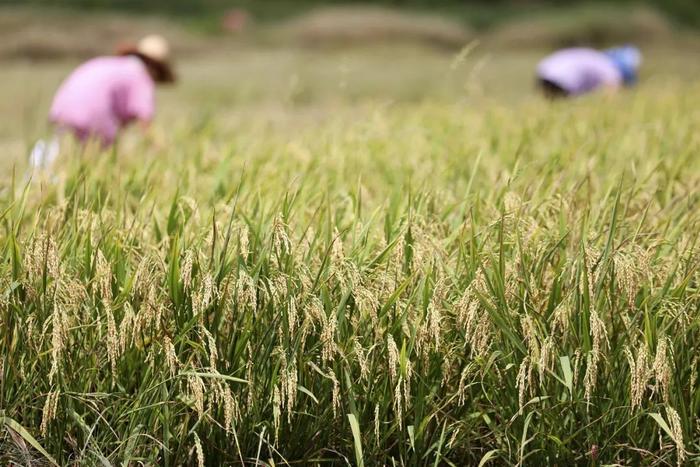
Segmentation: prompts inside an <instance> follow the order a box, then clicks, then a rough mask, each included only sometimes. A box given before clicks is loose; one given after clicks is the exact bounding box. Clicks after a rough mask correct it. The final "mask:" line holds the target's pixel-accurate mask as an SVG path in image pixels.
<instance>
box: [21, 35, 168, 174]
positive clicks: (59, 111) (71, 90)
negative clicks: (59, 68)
mask: <svg viewBox="0 0 700 467" xmlns="http://www.w3.org/2000/svg"><path fill="white" fill-rule="evenodd" d="M168 56H169V46H168V43H167V42H166V40H165V39H163V38H162V37H160V36H157V35H151V36H147V37H144V38H143V39H141V40H140V41H139V42H138V44H136V45H128V46H124V47H121V48H120V49H119V50H118V52H117V55H116V56H108V57H97V58H93V59H92V60H89V61H87V62H85V63H83V64H82V65H80V66H79V67H78V68H76V69H75V70H74V71H73V72H72V73H71V74H70V76H68V78H66V80H65V81H64V82H63V83H62V84H61V86H60V88H59V89H58V91H57V92H56V95H55V96H54V99H53V103H52V105H51V111H50V113H49V119H50V121H51V123H52V124H53V125H54V126H55V127H56V130H57V134H61V133H65V132H70V133H72V134H73V135H74V136H75V137H76V138H77V139H78V140H80V141H81V142H86V141H88V140H91V139H95V140H97V141H98V142H100V143H101V145H102V146H103V147H107V146H110V145H112V144H113V143H114V141H115V139H116V138H117V135H118V134H119V131H120V130H121V129H122V128H124V127H126V126H127V125H129V124H130V123H132V122H134V121H138V122H139V123H140V125H141V126H142V127H143V128H144V129H146V128H147V127H148V126H149V123H150V121H151V119H152V118H153V113H154V109H155V96H154V95H155V85H156V83H171V82H173V81H175V77H174V74H173V71H172V69H171V67H170V63H169V59H168V58H169V57H168ZM57 155H58V140H57V138H54V139H53V140H52V141H51V142H50V143H48V144H47V143H45V142H44V141H39V142H38V143H37V144H36V146H35V147H34V149H33V150H32V154H31V156H30V163H31V165H32V166H33V168H47V167H48V166H49V165H50V164H51V163H52V162H53V159H55V158H56V156H57Z"/></svg>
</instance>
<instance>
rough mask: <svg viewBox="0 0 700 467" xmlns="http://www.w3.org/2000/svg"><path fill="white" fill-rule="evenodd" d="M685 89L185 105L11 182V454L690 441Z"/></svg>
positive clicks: (373, 450)
mask: <svg viewBox="0 0 700 467" xmlns="http://www.w3.org/2000/svg"><path fill="white" fill-rule="evenodd" d="M679 91H680V89H678V88H677V87H674V86H662V85H659V86H658V89H654V90H653V92H644V93H642V92H639V93H637V94H632V93H630V94H626V95H619V96H615V97H609V96H596V97H592V98H590V99H586V100H580V101H576V102H574V103H573V104H570V105H560V104H557V103H554V104H549V103H543V102H534V101H533V102H524V103H522V104H518V105H515V106H513V107H503V106H501V105H498V104H495V103H492V104H486V105H484V106H483V107H481V108H478V109H477V108H465V107H464V106H463V105H461V104H439V103H432V104H431V103H423V104H418V103H412V104H396V105H393V106H389V107H387V106H377V107H376V108H374V109H363V110H362V111H361V112H362V115H361V116H360V118H357V115H347V114H342V115H339V116H338V117H337V118H335V119H331V120H329V121H326V122H325V123H323V124H319V125H316V126H314V127H313V128H310V127H303V128H301V129H299V130H296V129H295V131H294V132H284V131H277V130H274V129H271V128H270V127H268V126H266V125H264V123H263V122H262V121H257V122H256V121H253V122H252V123H251V122H242V121H241V122H238V123H235V124H233V125H228V126H227V125H224V124H220V123H218V122H217V121H216V120H204V121H203V123H201V124H200V123H199V122H197V119H196V118H192V120H191V123H190V124H185V125H182V126H179V127H175V128H169V129H168V131H166V129H165V127H161V128H160V130H161V133H162V137H163V139H164V141H165V144H164V145H162V147H161V148H156V147H153V146H151V145H150V144H149V143H148V142H146V141H144V142H138V141H136V140H127V141H125V142H124V144H123V145H121V146H120V147H118V148H115V149H114V150H113V151H110V152H106V153H99V152H98V151H96V150H95V149H94V148H88V150H87V151H85V152H81V151H79V150H77V149H75V150H72V149H71V150H70V151H69V153H68V154H64V155H63V157H62V159H61V160H60V162H59V163H58V167H57V174H56V175H57V177H56V180H43V179H40V178H36V179H35V180H32V181H31V182H30V183H27V184H25V183H23V182H22V180H21V178H20V177H9V176H8V177H6V178H4V179H3V181H2V191H1V192H0V196H1V197H2V198H1V206H2V209H0V222H1V223H2V227H1V229H0V249H1V251H2V263H1V264H0V293H1V295H0V425H1V426H2V431H0V433H1V434H0V436H1V437H2V438H1V440H0V459H1V460H2V462H3V463H11V462H14V463H18V464H28V463H30V462H32V463H36V464H38V465H49V464H60V465H70V464H122V465H132V464H133V465H136V464H139V463H143V464H148V465H151V464H162V465H182V464H189V465H221V464H247V465H284V464H296V465H322V464H331V463H333V464H339V465H340V464H351V465H454V466H460V465H468V464H482V465H484V464H493V465H502V464H527V465H573V464H589V463H590V464H598V463H600V464H610V463H620V464H640V463H643V464H654V465H674V464H678V465H680V464H683V463H686V462H688V463H691V462H697V461H698V460H700V455H699V454H698V452H699V451H700V445H699V444H700V443H698V440H699V439H700V422H699V419H698V414H699V413H700V390H699V389H698V384H697V377H698V352H697V348H698V347H697V346H698V342H700V340H699V339H700V315H699V314H698V310H699V308H698V307H699V305H700V294H699V291H698V286H699V281H700V273H699V272H698V268H699V267H700V262H699V259H700V256H699V255H698V253H699V252H698V248H699V246H698V235H699V234H700V229H699V228H698V227H699V224H698V222H699V221H700V216H699V213H700V211H699V209H698V207H699V206H698V204H699V202H700V194H699V193H698V190H697V186H698V184H699V183H700V167H699V161H700V159H699V158H698V155H699V154H700V134H699V133H698V132H697V128H698V126H699V125H700V114H699V113H698V112H697V108H698V106H699V105H700V88H698V87H697V86H695V87H693V86H691V85H687V86H685V87H683V89H682V91H683V92H682V93H681V92H679ZM358 112H359V111H358Z"/></svg>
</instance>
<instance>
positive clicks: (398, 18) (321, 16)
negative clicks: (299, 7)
mask: <svg viewBox="0 0 700 467" xmlns="http://www.w3.org/2000/svg"><path fill="white" fill-rule="evenodd" d="M281 35H282V36H284V37H288V38H290V39H292V40H294V41H297V42H299V43H301V44H304V45H312V46H318V45H328V44H331V45H347V44H356V43H372V42H386V41H393V42H418V43H424V44H428V45H433V46H439V47H447V48H459V47H462V46H464V44H465V43H466V42H468V41H469V40H470V38H472V37H473V33H472V32H471V31H469V29H468V28H467V27H466V26H464V25H463V24H461V23H459V22H456V21H452V20H450V19H448V18H445V17H442V16H436V15H429V14H424V13H407V12H403V11H398V10H392V9H389V8H381V7H374V6H343V7H326V8H319V9H317V10H314V11H312V12H311V13H308V14H305V15H303V16H300V17H298V18H296V19H293V20H291V21H289V22H288V23H287V24H285V25H283V26H282V28H281Z"/></svg>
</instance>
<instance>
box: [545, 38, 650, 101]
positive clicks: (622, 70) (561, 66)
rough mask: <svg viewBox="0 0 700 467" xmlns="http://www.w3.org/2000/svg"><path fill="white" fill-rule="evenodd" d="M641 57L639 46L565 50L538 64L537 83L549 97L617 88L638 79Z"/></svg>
mask: <svg viewBox="0 0 700 467" xmlns="http://www.w3.org/2000/svg"><path fill="white" fill-rule="evenodd" d="M641 61H642V56H641V53H640V52H639V50H638V49H637V48H636V47H632V46H625V47H617V48H613V49H608V50H604V51H598V50H594V49H589V48H571V49H563V50H560V51H558V52H555V53H553V54H552V55H550V56H548V57H546V58H545V59H544V60H542V61H541V62H540V63H539V65H538V66H537V83H538V86H539V88H540V89H541V90H542V92H544V94H545V95H546V96H547V97H551V98H554V97H572V96H579V95H581V94H586V93H589V92H592V91H595V90H598V89H607V90H617V89H619V88H620V87H621V86H631V85H633V84H634V83H636V81H637V70H638V68H639V65H640V64H641Z"/></svg>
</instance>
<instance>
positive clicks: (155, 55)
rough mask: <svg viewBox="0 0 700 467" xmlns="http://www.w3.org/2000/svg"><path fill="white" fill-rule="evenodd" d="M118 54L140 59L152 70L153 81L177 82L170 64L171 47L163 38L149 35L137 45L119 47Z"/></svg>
mask: <svg viewBox="0 0 700 467" xmlns="http://www.w3.org/2000/svg"><path fill="white" fill-rule="evenodd" d="M117 53H118V54H119V55H136V56H137V57H139V58H140V59H141V60H143V61H144V62H145V63H146V65H148V67H149V68H150V69H151V70H152V72H153V75H154V76H153V79H154V80H155V81H157V82H159V83H172V82H173V81H175V73H174V72H173V69H172V65H171V63H170V45H169V44H168V41H167V40H166V39H165V38H164V37H162V36H159V35H157V34H151V35H148V36H146V37H144V38H142V39H141V40H140V41H138V43H136V44H126V45H123V46H121V47H119V49H118V50H117Z"/></svg>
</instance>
